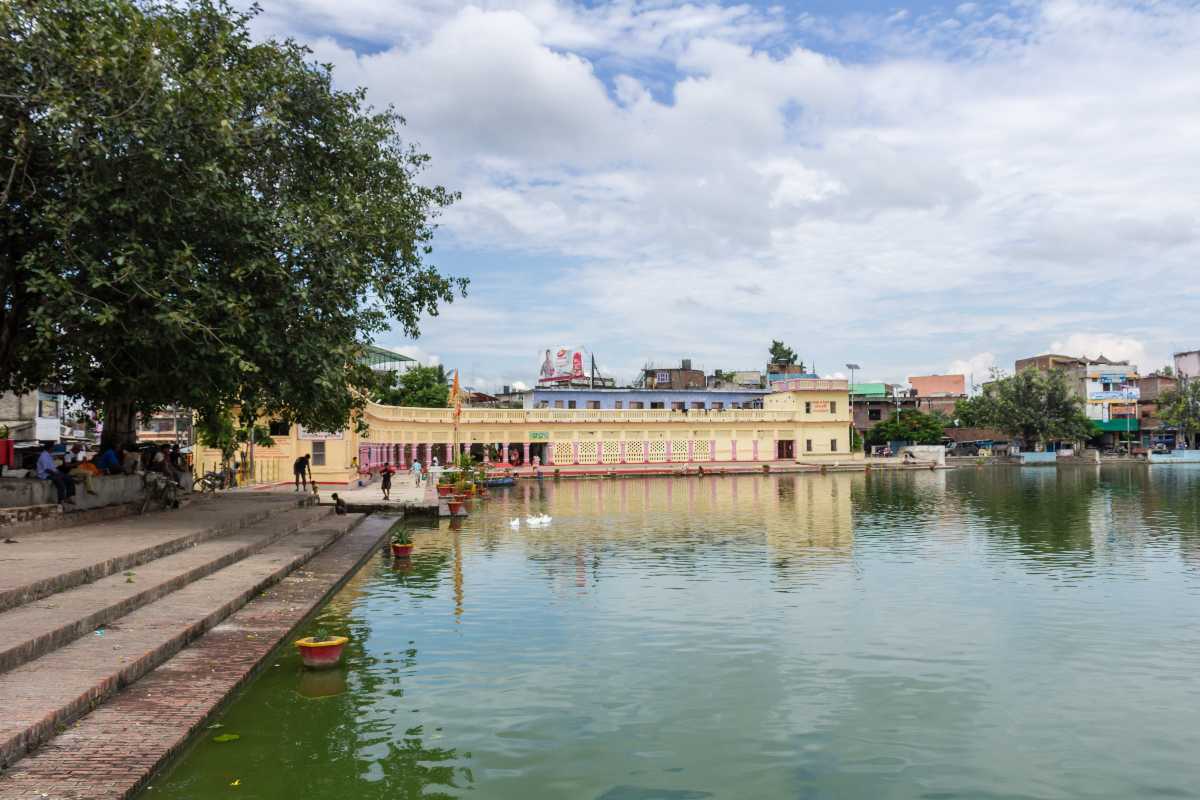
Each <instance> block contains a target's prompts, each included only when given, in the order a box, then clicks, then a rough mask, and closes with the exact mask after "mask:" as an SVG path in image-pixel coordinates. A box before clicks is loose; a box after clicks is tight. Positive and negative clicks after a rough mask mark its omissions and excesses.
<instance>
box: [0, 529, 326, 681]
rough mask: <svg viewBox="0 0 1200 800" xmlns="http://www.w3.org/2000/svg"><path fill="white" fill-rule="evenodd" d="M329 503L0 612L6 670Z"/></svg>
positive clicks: (256, 545) (246, 550) (236, 557)
mask: <svg viewBox="0 0 1200 800" xmlns="http://www.w3.org/2000/svg"><path fill="white" fill-rule="evenodd" d="M329 513H330V509H329V508H317V507H305V508H289V509H288V510H287V511H285V512H283V513H280V514H275V515H273V516H271V517H269V518H267V519H265V520H263V521H261V522H257V523H255V524H253V525H250V526H248V527H245V528H242V529H241V530H238V531H234V532H233V533H229V534H226V535H224V536H220V537H218V538H215V539H210V540H208V541H206V542H201V543H199V544H195V545H193V546H191V547H188V548H186V549H184V550H181V551H179V552H177V553H174V554H172V555H169V556H164V557H162V558H159V559H156V560H154V561H150V562H148V563H145V564H142V565H141V566H139V567H137V569H136V571H135V572H133V574H129V572H128V571H127V572H125V573H120V572H119V573H116V574H114V575H109V576H107V577H104V578H101V579H99V580H97V581H93V582H92V583H87V584H84V585H82V586H77V587H75V588H73V589H68V590H67V591H65V592H60V593H58V594H54V595H51V596H49V597H46V598H43V599H41V600H35V601H34V602H32V603H27V604H25V605H23V606H20V607H18V608H14V609H10V610H8V611H4V612H0V631H4V632H5V636H4V637H3V638H0V673H3V672H7V671H8V670H11V669H14V668H16V667H18V666H20V665H21V664H24V663H26V662H27V661H32V660H33V659H35V658H40V657H41V656H43V655H45V654H46V653H48V652H50V651H51V650H53V649H55V648H56V647H62V646H63V645H65V644H67V643H68V642H70V641H73V640H74V639H77V638H79V637H80V636H83V635H85V634H90V633H92V632H93V631H95V630H96V629H97V628H99V627H100V626H102V625H107V624H108V623H109V622H112V621H113V620H115V619H117V618H118V617H121V616H124V615H125V614H128V613H129V612H131V611H133V610H134V609H137V608H140V607H142V606H144V605H146V604H147V603H151V602H153V601H155V600H157V599H159V598H160V597H163V596H164V595H167V594H169V593H171V592H174V591H176V590H178V589H181V588H182V587H184V586H186V585H188V584H189V583H192V582H193V581H196V580H199V579H200V578H203V577H205V576H207V575H211V574H212V573H214V572H216V571H217V570H220V569H223V568H225V567H227V566H229V565H230V564H233V563H234V562H237V561H241V560H242V559H243V558H246V557H247V556H249V555H251V554H252V553H255V552H257V551H259V550H261V549H263V548H264V547H266V546H267V545H269V544H271V543H272V542H274V541H275V540H277V539H279V538H280V537H281V536H284V535H286V534H289V533H292V532H294V531H296V530H299V529H300V528H302V527H305V526H307V525H311V524H313V523H315V522H317V521H318V520H320V518H322V517H325V516H328V515H329Z"/></svg>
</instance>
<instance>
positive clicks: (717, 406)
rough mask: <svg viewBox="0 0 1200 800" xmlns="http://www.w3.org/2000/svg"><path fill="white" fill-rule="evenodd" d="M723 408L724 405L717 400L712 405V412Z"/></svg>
mask: <svg viewBox="0 0 1200 800" xmlns="http://www.w3.org/2000/svg"><path fill="white" fill-rule="evenodd" d="M724 408H725V404H724V403H722V402H721V401H719V400H717V401H715V402H714V403H713V404H712V409H713V411H720V410H722V409H724Z"/></svg>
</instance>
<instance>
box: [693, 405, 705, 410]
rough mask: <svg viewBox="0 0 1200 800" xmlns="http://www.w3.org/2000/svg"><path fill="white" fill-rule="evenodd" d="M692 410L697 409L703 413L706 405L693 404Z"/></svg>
mask: <svg viewBox="0 0 1200 800" xmlns="http://www.w3.org/2000/svg"><path fill="white" fill-rule="evenodd" d="M692 408H694V409H696V410H697V411H703V410H704V403H692Z"/></svg>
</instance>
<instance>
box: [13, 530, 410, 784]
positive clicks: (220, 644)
mask: <svg viewBox="0 0 1200 800" xmlns="http://www.w3.org/2000/svg"><path fill="white" fill-rule="evenodd" d="M389 523H390V521H389V520H387V519H380V518H375V517H369V518H367V519H366V520H365V521H364V522H363V523H362V524H360V525H359V526H358V527H357V528H355V529H354V530H353V531H352V532H350V533H348V534H346V535H345V536H343V537H342V538H341V539H340V540H339V541H337V542H336V543H334V544H333V545H331V546H330V547H329V548H328V549H327V550H325V551H324V552H323V553H321V554H320V555H318V556H316V557H314V558H313V559H312V560H311V561H310V562H309V563H308V564H307V565H306V566H305V567H304V568H303V569H300V570H297V571H296V572H294V573H293V574H292V575H289V576H288V577H287V578H284V579H283V580H282V581H281V582H280V583H279V584H277V585H276V587H275V588H274V589H273V590H272V591H270V592H269V593H267V594H264V595H261V596H259V597H257V598H255V599H253V600H251V601H250V602H249V603H247V604H246V605H245V606H244V607H243V608H242V609H241V610H240V611H237V612H236V613H234V614H233V615H232V616H230V617H229V618H228V619H227V620H226V621H225V622H224V623H222V624H221V625H218V626H217V627H215V628H213V629H212V630H210V631H208V633H206V634H204V635H203V636H201V637H200V638H199V639H197V640H196V641H195V642H193V643H192V644H191V645H190V646H189V647H187V648H186V649H185V650H183V651H182V652H180V653H179V654H178V655H176V656H175V657H174V658H172V659H171V660H170V661H168V662H166V663H165V664H163V665H162V666H160V667H159V668H158V669H156V670H154V671H153V672H151V673H150V674H149V675H147V676H146V677H144V678H142V679H141V680H139V681H138V682H137V683H135V684H133V685H132V686H129V687H128V688H126V689H124V690H123V691H121V692H120V693H119V694H118V695H116V696H115V697H114V698H112V699H111V700H110V701H109V702H107V703H105V704H104V705H102V706H100V707H99V708H97V709H96V710H95V711H93V712H92V713H91V714H89V715H88V716H86V717H84V718H83V719H81V720H80V721H79V722H78V723H77V724H76V725H74V726H73V727H72V728H70V729H69V730H67V731H65V732H63V733H62V734H61V735H59V736H58V737H57V738H55V739H53V740H51V741H50V742H48V743H47V744H46V745H44V746H43V747H42V748H41V749H39V750H38V751H37V752H36V753H34V754H33V755H31V756H29V757H27V758H25V759H24V760H22V761H20V762H19V763H17V764H16V765H15V766H14V767H12V768H11V769H10V770H9V771H8V772H6V773H4V774H3V775H0V798H2V799H3V800H9V799H10V798H21V799H22V800H26V798H29V797H35V798H36V797H41V796H43V794H44V795H45V796H48V797H50V798H54V799H55V800H84V799H85V798H86V799H87V800H116V799H117V798H128V797H132V796H133V795H135V794H136V793H137V792H138V791H139V790H140V789H141V788H143V787H144V786H145V785H146V784H147V783H148V782H149V781H150V779H151V778H152V777H153V775H154V774H155V772H157V770H159V769H160V768H162V767H163V766H165V765H166V764H167V763H168V762H169V761H170V759H171V758H172V757H174V756H175V755H177V754H179V753H181V752H182V751H183V749H184V748H185V747H186V746H187V744H188V742H189V741H190V740H191V737H192V736H193V735H194V734H197V733H199V732H201V731H203V730H204V726H205V725H206V724H207V722H208V720H209V719H210V718H211V717H212V715H213V714H215V713H216V712H218V711H219V710H220V709H221V708H222V707H223V706H224V704H225V703H226V702H227V701H228V700H229V698H230V697H231V696H232V695H233V694H234V693H236V691H237V690H238V689H239V688H240V687H241V686H243V685H244V684H246V683H247V682H248V681H249V680H251V679H252V678H253V677H254V676H255V675H256V674H257V673H258V672H259V671H260V670H261V669H262V668H263V666H264V665H265V664H266V663H267V658H268V656H270V655H271V653H272V652H273V651H274V650H275V648H276V647H277V646H279V645H281V644H283V645H284V646H286V643H287V642H288V641H290V639H291V638H292V636H291V634H292V631H293V630H295V628H296V627H297V626H299V625H301V624H303V623H304V621H305V620H306V619H307V618H308V617H309V616H311V615H312V614H313V613H314V612H315V611H316V610H318V609H319V608H320V607H321V605H322V604H323V603H324V602H325V600H326V599H327V598H328V597H329V596H330V595H332V594H333V593H334V592H336V591H337V590H338V589H340V588H341V587H342V585H343V584H344V583H345V582H346V581H347V580H349V579H350V577H351V576H352V575H353V574H354V573H355V572H356V571H357V569H358V568H359V567H360V566H361V565H362V564H363V563H364V562H365V561H366V560H367V559H368V558H370V557H371V556H372V555H373V554H375V553H376V552H377V551H378V549H379V546H380V544H381V543H382V542H383V540H384V538H385V537H386V535H387V529H388V526H389Z"/></svg>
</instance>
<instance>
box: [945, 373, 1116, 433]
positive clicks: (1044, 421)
mask: <svg viewBox="0 0 1200 800" xmlns="http://www.w3.org/2000/svg"><path fill="white" fill-rule="evenodd" d="M962 410H963V411H965V412H966V413H967V418H968V419H970V420H971V422H970V423H969V424H972V425H980V426H983V427H988V428H997V429H999V430H1002V431H1004V432H1005V433H1007V434H1009V435H1010V436H1019V437H1020V438H1021V441H1022V442H1023V443H1024V444H1025V446H1026V447H1029V446H1032V445H1034V444H1039V443H1045V442H1051V441H1080V440H1083V439H1087V438H1089V437H1090V436H1092V434H1093V433H1094V429H1093V426H1092V423H1091V420H1089V419H1088V418H1087V415H1086V414H1085V413H1084V411H1083V400H1081V399H1080V398H1079V397H1078V396H1077V395H1076V394H1075V393H1074V392H1072V391H1071V387H1070V385H1069V384H1068V383H1067V376H1066V374H1065V373H1064V372H1063V371H1062V370H1057V369H1056V370H1050V371H1048V372H1044V371H1041V370H1025V371H1024V372H1018V373H1017V374H1016V375H1012V376H1009V377H1005V378H999V379H998V380H995V381H992V382H991V383H989V384H988V385H987V388H986V390H985V391H984V392H983V394H981V395H979V396H978V397H975V398H972V399H971V401H970V402H969V404H968V405H967V406H966V407H964V408H963V409H962ZM959 411H960V408H959V405H958V404H956V405H955V413H956V414H957V413H959Z"/></svg>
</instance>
